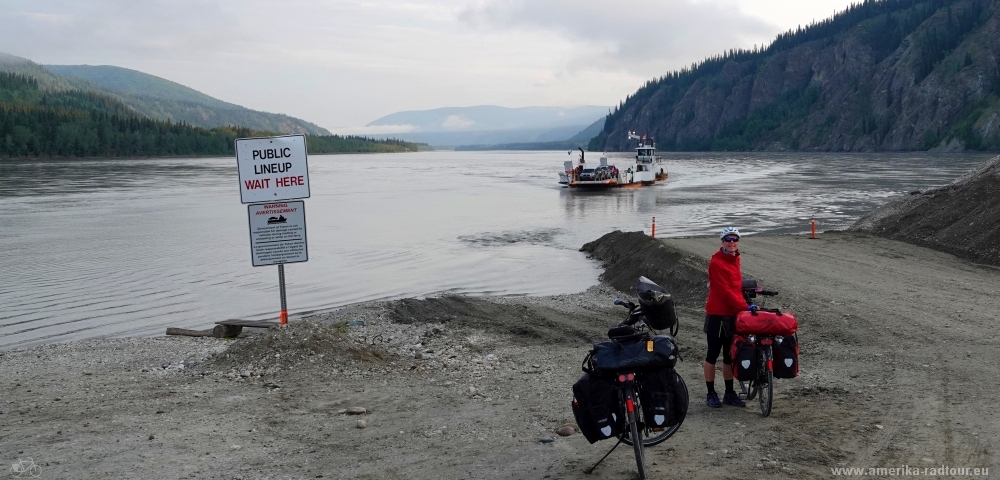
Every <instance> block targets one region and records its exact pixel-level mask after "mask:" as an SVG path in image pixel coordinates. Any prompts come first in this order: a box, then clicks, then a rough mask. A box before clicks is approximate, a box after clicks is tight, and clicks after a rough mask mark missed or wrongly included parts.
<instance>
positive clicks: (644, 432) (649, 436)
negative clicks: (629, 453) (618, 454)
mask: <svg viewBox="0 0 1000 480" xmlns="http://www.w3.org/2000/svg"><path fill="white" fill-rule="evenodd" d="M674 375H676V377H675V378H676V379H677V385H678V386H679V387H680V391H682V392H683V394H684V395H683V397H684V398H683V402H684V403H687V400H688V399H689V398H690V397H689V396H688V388H687V383H685V382H684V377H681V375H680V374H679V373H677V372H674ZM637 405H638V403H637ZM635 414H636V417H637V418H638V419H639V421H638V423H639V425H640V427H639V437H641V438H642V445H643V446H646V447H652V446H653V445H659V444H660V443H663V442H664V441H665V440H666V439H668V438H670V437H672V436H673V435H674V434H675V433H677V430H678V429H680V428H681V424H682V423H684V418H686V417H687V409H684V411H683V412H682V415H681V416H680V418H678V420H677V423H676V424H674V425H670V426H667V427H666V428H662V429H659V430H657V429H654V428H647V427H646V425H647V423H646V421H645V419H644V417H643V413H642V409H641V408H636V411H635ZM622 443H624V444H626V445H632V437H631V435H629V432H625V434H623V436H622Z"/></svg>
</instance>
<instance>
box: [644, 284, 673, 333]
mask: <svg viewBox="0 0 1000 480" xmlns="http://www.w3.org/2000/svg"><path fill="white" fill-rule="evenodd" d="M635 293H636V295H637V296H638V297H639V305H641V306H642V313H643V314H645V316H646V325H649V326H650V327H651V328H652V329H653V330H670V331H671V333H673V334H676V331H675V330H673V329H674V328H675V327H676V326H677V312H676V311H674V300H673V298H672V297H671V296H670V293H669V292H667V291H666V289H664V288H663V287H661V286H659V285H657V284H655V283H653V281H652V280H650V279H648V278H646V277H639V281H637V282H636V283H635Z"/></svg>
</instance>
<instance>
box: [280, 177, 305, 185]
mask: <svg viewBox="0 0 1000 480" xmlns="http://www.w3.org/2000/svg"><path fill="white" fill-rule="evenodd" d="M274 185H275V186H278V187H294V186H296V185H305V180H304V176H303V175H299V176H297V177H278V178H275V179H274Z"/></svg>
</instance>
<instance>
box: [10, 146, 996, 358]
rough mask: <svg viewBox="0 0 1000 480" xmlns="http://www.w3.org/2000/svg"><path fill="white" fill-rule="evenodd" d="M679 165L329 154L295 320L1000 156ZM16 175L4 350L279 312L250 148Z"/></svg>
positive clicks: (842, 208) (870, 201)
mask: <svg viewBox="0 0 1000 480" xmlns="http://www.w3.org/2000/svg"><path fill="white" fill-rule="evenodd" d="M597 157H598V155H597V154H593V155H588V159H589V160H591V161H595V162H596V160H597ZM627 157H628V154H612V155H611V163H615V159H616V158H620V159H621V160H619V165H622V164H623V163H624V159H626V158H627ZM664 157H665V158H667V159H668V163H667V167H668V170H669V172H670V178H669V180H668V181H667V182H666V183H663V184H660V185H657V186H653V187H645V188H641V189H634V190H613V191H604V192H587V191H574V190H568V189H565V188H561V187H560V186H559V185H558V184H557V183H556V181H557V173H558V172H559V171H560V170H561V169H562V162H563V161H565V160H569V159H573V158H575V156H567V154H566V152H449V151H444V152H420V153H408V154H386V155H314V156H311V157H310V158H309V167H310V168H309V177H310V187H311V192H312V197H311V198H309V199H306V200H305V211H306V221H307V225H308V245H309V261H308V262H306V263H297V264H289V265H286V267H285V273H286V281H287V292H288V306H289V312H290V314H291V316H292V318H293V319H294V318H295V316H297V315H300V314H302V313H306V312H309V311H313V310H318V309H325V308H332V307H337V306H342V305H347V304H351V303H355V302H360V301H366V300H374V299H392V298H402V297H422V296H430V295H436V294H441V293H463V294H473V295H487V294H488V295H511V294H529V295H549V294H560V293H573V292H579V291H582V290H584V289H586V288H587V287H589V286H591V285H593V284H595V283H597V277H598V275H599V274H600V273H601V272H600V270H599V268H598V266H597V265H596V264H595V263H594V262H592V261H590V260H588V259H587V258H586V256H585V255H584V254H583V253H581V252H579V248H580V246H581V245H583V244H584V243H586V242H588V241H591V240H594V239H596V238H598V237H600V236H601V235H603V234H605V233H607V232H610V231H612V230H616V229H620V230H626V231H629V230H645V231H646V232H649V227H650V220H651V217H652V216H654V215H655V216H656V232H657V236H689V235H704V234H711V233H715V232H716V231H717V230H718V229H719V228H720V227H721V226H723V225H736V226H738V227H739V228H740V229H741V230H742V231H743V232H744V233H745V234H746V233H751V234H752V233H787V232H804V231H808V229H809V218H810V217H811V216H813V215H815V218H816V221H817V222H818V228H819V229H820V230H827V229H840V228H844V227H846V226H848V225H850V224H851V223H852V222H853V221H854V220H856V219H857V218H858V217H859V216H861V215H862V214H864V213H866V212H868V211H870V210H871V209H872V208H874V207H875V206H877V205H879V204H881V203H882V202H883V201H884V200H885V199H886V198H887V197H890V196H892V195H896V194H900V193H908V192H910V191H913V190H920V189H925V188H928V187H932V186H939V185H943V184H946V183H948V182H950V181H952V180H954V179H955V178H957V177H959V176H961V175H962V174H964V173H966V172H968V171H969V170H971V169H972V168H974V167H975V166H976V165H978V164H979V163H981V162H983V161H985V160H987V159H988V158H990V157H991V155H986V154H982V155H979V154H976V155H955V154H947V155H946V154H927V153H910V154H825V153H824V154H801V153H793V154H776V153H683V154H674V153H667V154H664ZM0 172H2V173H0V200H2V201H3V207H4V208H3V212H2V213H0V249H2V252H3V254H2V255H0V271H2V272H3V281H2V283H0V306H2V308H0V349H7V348H16V347H21V346H30V345H35V344H40V343H49V342H61V341H68V340H74V339H81V338H91V337H105V336H126V335H161V334H163V332H164V329H165V328H166V327H168V326H173V327H185V328H192V329H204V328H209V327H211V326H212V325H213V323H214V322H215V321H217V320H223V319H228V318H247V319H276V318H277V311H278V310H279V298H278V273H277V267H275V266H269V267H256V268H255V267H253V266H251V259H250V243H249V232H248V223H247V206H246V205H243V204H241V203H240V195H239V184H238V177H237V171H236V160H235V157H226V158H198V159H173V158H171V159H138V160H24V161H18V160H0Z"/></svg>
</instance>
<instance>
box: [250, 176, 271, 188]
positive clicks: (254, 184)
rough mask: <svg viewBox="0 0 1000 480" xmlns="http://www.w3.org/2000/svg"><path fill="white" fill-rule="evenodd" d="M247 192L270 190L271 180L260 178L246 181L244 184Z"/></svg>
mask: <svg viewBox="0 0 1000 480" xmlns="http://www.w3.org/2000/svg"><path fill="white" fill-rule="evenodd" d="M243 184H244V185H246V188H247V190H257V189H258V188H268V186H269V185H270V184H271V179H270V178H259V179H257V180H245V181H244V182H243Z"/></svg>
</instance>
